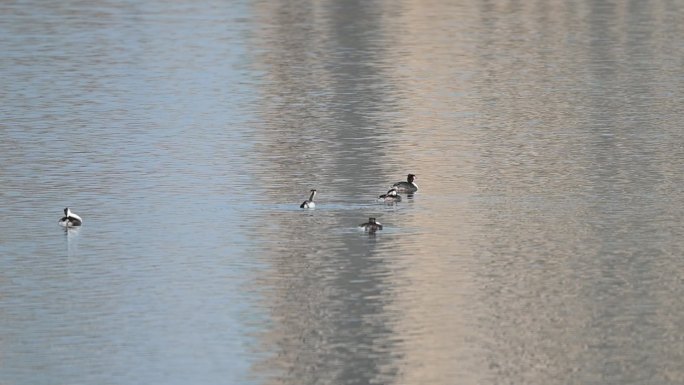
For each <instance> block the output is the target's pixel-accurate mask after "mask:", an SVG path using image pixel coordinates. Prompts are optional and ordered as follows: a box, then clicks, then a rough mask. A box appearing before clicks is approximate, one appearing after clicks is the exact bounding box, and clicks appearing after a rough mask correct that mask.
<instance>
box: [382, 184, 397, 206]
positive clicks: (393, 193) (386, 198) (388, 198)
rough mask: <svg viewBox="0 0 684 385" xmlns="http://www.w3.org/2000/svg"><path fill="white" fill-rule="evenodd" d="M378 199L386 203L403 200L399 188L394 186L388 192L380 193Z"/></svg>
mask: <svg viewBox="0 0 684 385" xmlns="http://www.w3.org/2000/svg"><path fill="white" fill-rule="evenodd" d="M378 200H379V201H382V202H385V203H394V202H401V196H399V195H398V194H397V188H396V187H392V188H391V189H389V191H387V193H386V194H382V195H380V196H379V197H378Z"/></svg>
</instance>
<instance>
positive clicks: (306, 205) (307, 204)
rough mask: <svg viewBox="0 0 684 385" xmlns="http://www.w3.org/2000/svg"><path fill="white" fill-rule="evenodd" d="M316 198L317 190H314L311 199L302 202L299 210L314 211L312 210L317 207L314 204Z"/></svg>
mask: <svg viewBox="0 0 684 385" xmlns="http://www.w3.org/2000/svg"><path fill="white" fill-rule="evenodd" d="M315 196H316V189H312V190H311V195H310V196H309V199H307V200H305V201H304V202H302V204H301V205H299V208H300V209H312V208H314V207H316V202H314V197H315Z"/></svg>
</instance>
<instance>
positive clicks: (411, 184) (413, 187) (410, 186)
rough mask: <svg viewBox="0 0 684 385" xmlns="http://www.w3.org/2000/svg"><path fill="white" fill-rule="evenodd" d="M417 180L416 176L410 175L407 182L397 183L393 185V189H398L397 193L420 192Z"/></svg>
mask: <svg viewBox="0 0 684 385" xmlns="http://www.w3.org/2000/svg"><path fill="white" fill-rule="evenodd" d="M416 179H417V178H416V176H415V175H414V174H408V176H407V177H406V182H397V183H395V184H393V185H392V187H396V188H397V192H400V193H414V192H416V191H418V185H417V184H416V182H415V180H416Z"/></svg>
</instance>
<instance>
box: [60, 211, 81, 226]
mask: <svg viewBox="0 0 684 385" xmlns="http://www.w3.org/2000/svg"><path fill="white" fill-rule="evenodd" d="M58 223H59V225H60V226H64V227H76V226H80V225H81V224H83V219H81V217H79V216H78V215H76V214H74V213H72V212H71V210H69V208H68V207H67V208H65V209H64V217H62V219H60V220H59V222H58Z"/></svg>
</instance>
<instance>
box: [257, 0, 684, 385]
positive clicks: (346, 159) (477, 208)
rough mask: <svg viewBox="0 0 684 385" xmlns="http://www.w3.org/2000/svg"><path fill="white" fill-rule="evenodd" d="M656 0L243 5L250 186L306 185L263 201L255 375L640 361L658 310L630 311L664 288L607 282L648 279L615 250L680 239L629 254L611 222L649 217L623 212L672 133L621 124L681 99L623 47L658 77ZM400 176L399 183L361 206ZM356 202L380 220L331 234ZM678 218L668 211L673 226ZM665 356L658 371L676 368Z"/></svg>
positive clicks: (547, 367) (629, 226) (486, 374)
mask: <svg viewBox="0 0 684 385" xmlns="http://www.w3.org/2000/svg"><path fill="white" fill-rule="evenodd" d="M668 6H669V5H668V4H667V3H664V2H656V3H654V6H653V7H648V8H644V7H640V6H638V5H636V4H629V5H626V4H615V5H601V4H598V3H592V2H583V3H543V2H542V3H539V2H538V3H521V2H504V3H495V2H459V3H450V2H437V1H430V2H423V1H420V2H417V1H405V2H400V3H388V2H379V3H377V2H376V3H363V2H358V3H337V2H317V3H315V4H313V6H311V7H309V6H304V5H302V4H300V3H298V2H296V1H295V2H286V3H280V4H278V3H266V2H263V3H259V5H258V6H257V7H256V8H255V10H256V12H257V14H258V18H259V20H262V21H267V20H269V21H271V22H270V23H271V24H270V27H269V28H266V29H264V30H263V31H261V33H260V34H259V35H258V36H255V37H254V43H255V45H256V46H257V47H258V49H257V51H259V53H258V54H257V56H256V57H257V58H258V66H259V68H260V69H261V70H262V71H264V73H265V75H264V81H263V84H262V86H261V87H260V90H261V92H262V93H263V94H262V98H263V100H264V103H263V104H262V106H261V107H260V108H259V112H258V113H259V114H260V116H261V117H262V118H263V121H264V123H263V127H261V129H260V130H259V131H258V134H257V135H258V138H259V140H260V141H262V142H263V143H264V144H262V145H261V147H260V148H258V151H259V152H260V154H261V155H262V156H263V161H261V162H259V163H258V164H257V165H255V168H254V170H253V171H254V173H256V174H257V175H259V176H260V177H261V178H262V179H263V180H264V181H277V182H278V183H277V185H278V186H280V187H277V188H276V187H273V186H266V187H265V190H266V192H267V194H268V196H269V199H273V200H275V201H276V202H278V203H281V204H289V202H288V198H286V197H285V196H283V195H282V194H281V192H282V190H283V187H282V186H286V187H285V188H284V189H285V190H287V191H297V192H305V191H306V190H307V189H308V188H318V189H319V192H320V197H319V199H320V200H321V201H325V200H326V199H327V200H328V202H324V203H322V204H320V203H319V206H318V207H319V208H318V209H317V210H316V211H314V212H312V213H307V214H304V215H300V214H298V213H297V214H295V213H293V212H287V213H284V214H283V215H278V216H276V217H269V218H270V219H271V220H274V221H275V225H274V226H275V229H271V230H269V232H267V233H262V234H259V237H262V238H263V239H271V238H277V239H279V241H276V242H269V244H268V245H266V246H264V250H265V251H264V252H265V254H266V256H265V257H264V259H265V260H269V261H271V262H272V264H271V266H270V269H269V273H268V274H267V275H266V276H265V277H261V278H262V279H263V281H261V284H262V286H261V290H264V293H265V294H264V297H265V300H264V301H265V303H264V304H263V306H265V307H267V308H269V309H271V312H272V313H271V322H272V325H271V328H269V330H268V331H267V332H265V333H264V334H263V335H261V336H260V338H261V341H262V344H263V346H261V347H260V349H258V350H262V351H264V352H271V353H272V354H271V355H269V357H268V358H267V359H265V360H264V361H263V362H262V364H260V365H256V366H255V367H254V372H255V373H263V372H264V371H269V370H274V368H275V370H274V372H275V373H274V374H273V377H272V382H273V383H291V384H295V383H297V384H299V383H329V382H339V381H349V382H352V383H370V382H380V383H406V384H415V383H433V384H434V383H445V384H446V383H453V382H454V380H455V379H458V381H459V382H463V383H500V382H511V383H528V384H531V383H535V384H548V383H567V382H573V381H572V379H573V378H578V379H580V380H579V382H582V383H585V382H595V381H601V380H602V379H604V380H605V379H608V380H609V382H615V383H621V382H622V381H627V382H629V381H632V380H638V379H645V378H648V377H649V376H648V375H647V374H644V371H648V370H649V369H648V368H650V366H649V365H650V364H646V365H644V364H643V363H642V364H640V362H641V361H640V360H643V359H644V356H643V355H642V353H641V352H640V344H641V343H644V342H643V341H641V342H637V341H634V340H630V338H631V337H630V336H634V335H635V334H636V335H640V336H641V337H642V338H652V339H653V340H656V341H657V340H663V339H665V340H669V339H670V337H668V335H669V333H671V331H672V330H673V328H674V325H675V323H674V322H676V321H675V320H673V319H672V318H671V316H670V315H668V314H669V313H667V312H666V314H664V315H663V317H655V318H652V317H650V315H652V314H651V312H650V311H649V310H644V311H642V310H643V309H641V308H638V309H634V308H631V307H630V305H629V304H630V303H634V302H636V303H650V302H651V301H655V302H658V303H662V304H668V305H667V306H671V305H672V303H671V301H670V300H669V298H671V297H670V293H669V290H672V289H673V286H672V283H667V284H665V286H664V288H663V287H660V288H659V289H658V290H659V291H657V293H651V294H647V293H646V292H643V291H642V290H640V289H638V288H636V287H629V286H630V285H637V282H648V283H651V284H653V283H654V282H653V279H654V274H656V275H657V274H666V275H667V273H666V272H665V271H663V270H661V269H662V268H663V267H662V266H660V265H657V266H648V265H649V262H645V265H643V264H642V265H640V266H641V267H643V268H644V269H643V270H641V269H640V268H641V267H639V266H637V267H635V266H634V265H632V264H631V263H630V261H631V262H633V261H632V260H631V259H632V258H637V257H638V256H641V257H648V256H649V254H650V253H652V254H653V255H654V256H658V257H659V258H666V259H667V258H671V257H672V255H673V253H676V252H677V251H681V243H679V242H677V241H676V240H673V239H669V238H658V239H651V238H649V240H648V241H647V243H649V246H648V248H647V250H646V251H644V250H640V248H639V247H638V244H636V243H632V242H629V241H626V240H625V238H628V237H629V236H630V234H639V233H640V229H643V228H649V227H652V228H654V229H655V228H658V225H656V224H653V223H644V222H643V220H642V219H640V218H639V216H641V215H643V216H648V215H653V214H655V213H654V212H653V210H654V208H655V210H656V212H658V213H660V212H661V211H667V208H666V207H669V206H668V205H669V204H670V203H671V201H666V202H665V203H664V204H663V205H662V207H659V206H660V205H659V204H658V203H657V202H655V201H654V200H650V199H649V198H647V197H648V196H649V194H653V193H655V194H658V196H660V197H667V196H668V195H669V194H672V193H674V192H673V191H672V186H673V180H674V179H677V178H678V177H677V176H675V175H674V169H673V168H671V167H669V166H668V164H671V162H668V161H667V160H665V159H663V158H661V157H663V156H664V155H663V152H662V151H663V150H664V151H673V152H675V153H677V154H679V155H681V148H674V147H672V145H671V144H668V143H667V141H666V142H662V141H661V139H660V138H655V137H652V136H649V135H642V132H643V133H646V132H648V131H638V129H639V127H642V126H643V125H650V126H651V128H652V129H658V128H656V127H653V126H654V125H657V124H656V123H655V122H657V120H658V119H657V117H656V116H657V114H659V113H661V112H663V110H669V111H671V108H672V107H673V106H672V105H671V98H669V97H668V95H670V94H673V93H674V94H676V93H679V91H676V89H675V88H674V86H672V85H666V84H663V83H662V82H661V79H660V78H659V77H658V75H657V74H656V73H655V72H654V71H653V68H652V67H649V66H652V65H651V64H649V62H648V61H646V60H644V58H647V57H648V58H652V57H653V56H656V57H657V56H658V55H661V56H662V57H659V58H657V59H659V60H657V63H661V65H663V66H664V67H665V68H670V70H671V67H669V66H670V65H671V62H672V61H671V60H672V59H673V58H672V57H668V56H667V55H668V54H667V53H666V52H663V51H660V50H658V51H656V50H654V49H653V48H652V45H651V44H650V41H651V39H652V36H651V35H650V34H651V33H653V34H657V35H659V36H662V35H668V34H671V33H673V32H675V30H677V29H681V27H678V26H675V25H673V23H672V22H671V20H669V21H668V16H667V15H668V12H670V11H673V10H672V9H668ZM300 11H301V12H300ZM675 24H676V23H675ZM644 26H648V27H644ZM673 42H674V41H673V40H672V39H670V38H666V39H664V40H663V41H661V44H663V45H665V46H671V45H672V44H673ZM666 79H669V78H667V77H666ZM640 84H646V85H647V86H643V87H642V86H639V85H640ZM653 86H658V87H661V86H662V87H665V89H662V88H650V87H653ZM632 97H633V98H634V99H633V100H630V101H631V103H630V104H624V103H623V102H624V99H625V98H632ZM676 108H680V107H676ZM633 110H638V111H641V115H635V114H633V113H632V111H633ZM644 115H646V116H644ZM637 126H639V127H637ZM660 134H661V135H665V136H669V137H670V138H671V139H672V140H673V141H675V142H676V141H680V140H681V139H682V138H681V136H682V134H681V132H680V130H676V129H672V128H671V127H670V128H664V129H661V130H660ZM670 143H671V142H670ZM680 143H681V141H680ZM655 146H661V147H659V148H655ZM662 146H664V148H662ZM679 160H681V156H680V157H679ZM407 172H413V173H415V174H417V175H418V183H419V185H420V186H421V190H420V192H419V193H418V194H417V195H416V196H415V197H414V198H413V199H409V200H405V201H404V202H402V203H401V204H399V205H398V207H397V208H395V209H387V208H379V207H377V206H372V205H367V206H364V205H366V204H367V203H368V202H367V201H366V200H365V199H366V198H360V197H372V196H373V194H375V193H380V192H383V191H382V190H381V188H382V187H384V186H386V185H387V184H388V183H389V182H393V181H396V180H399V179H402V178H403V176H404V175H405V174H406V173H407ZM678 180H679V182H678V183H679V184H680V185H681V178H679V179H678ZM674 184H677V183H674ZM626 197H627V198H626ZM630 197H631V198H630ZM624 199H634V200H636V201H637V202H636V205H632V204H631V203H629V202H626V201H624ZM644 199H646V201H644ZM359 200H361V201H362V203H361V204H359V203H358V202H359ZM639 201H640V202H641V204H642V205H641V206H639ZM326 204H328V205H331V204H334V209H328V210H326V208H325V207H326ZM345 207H347V208H345ZM630 207H632V208H634V207H636V212H637V213H639V215H635V216H632V215H629V214H626V213H625V212H624V210H628V209H629V208H630ZM368 211H374V212H379V213H381V214H382V215H383V216H384V218H380V219H381V220H382V221H383V222H385V223H387V222H388V221H389V223H390V224H391V226H389V228H390V229H396V232H394V233H388V232H384V233H383V232H381V233H380V234H378V235H377V237H376V238H367V237H364V236H361V235H358V234H354V235H351V236H350V233H349V232H346V230H344V229H348V228H349V227H353V224H354V223H355V221H356V222H360V221H361V220H363V219H365V216H367V215H366V214H367V212H368ZM681 215H682V214H681V210H678V211H677V213H676V214H674V215H673V216H672V217H670V218H669V219H666V220H667V221H668V223H670V224H671V225H677V224H678V223H679V225H680V227H681V221H680V219H681ZM614 216H617V217H618V218H619V219H618V220H617V221H616V222H615V221H613V217H614ZM623 221H627V222H629V223H625V222H623ZM637 223H638V225H635V224H637ZM340 229H343V230H340ZM616 239H617V240H618V241H615V240H616ZM657 250H659V251H657ZM624 258H626V259H627V261H625V260H624ZM601 261H604V262H601ZM671 262H672V261H671ZM678 265H681V263H678ZM620 269H622V270H620ZM613 270H616V271H613ZM622 274H627V275H626V276H622ZM668 279H670V280H671V279H673V277H669V278H668ZM615 285H617V288H616V286H615ZM621 285H628V287H624V288H620V287H621ZM663 289H665V290H663ZM679 291H681V290H679ZM645 295H650V296H653V298H652V299H649V300H644V299H643V298H644V297H643V296H645ZM623 300H624V302H623ZM679 314H681V312H680V313H679ZM642 322H646V323H654V324H656V325H657V326H654V330H655V331H651V330H649V331H646V332H643V333H641V334H640V332H639V331H638V325H639V324H640V323H642ZM657 330H667V331H666V332H665V335H659V334H658V332H657ZM677 346H678V347H674V348H672V349H669V354H671V353H673V352H676V351H677V350H678V349H679V348H680V347H681V344H678V345H677ZM665 357H666V358H665V362H664V363H653V364H652V365H653V366H655V367H661V366H662V367H664V369H665V371H666V372H667V373H666V374H665V373H662V374H661V375H660V376H661V377H658V378H660V379H664V381H669V380H675V379H682V375H683V374H682V372H681V370H679V369H677V368H676V367H675V366H673V363H674V362H676V360H672V355H668V354H666V355H665ZM640 365H641V366H642V367H640ZM643 366H645V367H646V369H645V368H644V367H643ZM635 367H636V368H637V369H634V368H635ZM650 378H653V377H650ZM566 380H567V381H566Z"/></svg>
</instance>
